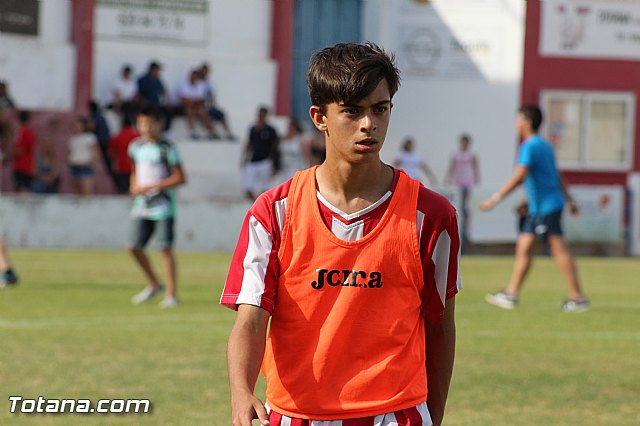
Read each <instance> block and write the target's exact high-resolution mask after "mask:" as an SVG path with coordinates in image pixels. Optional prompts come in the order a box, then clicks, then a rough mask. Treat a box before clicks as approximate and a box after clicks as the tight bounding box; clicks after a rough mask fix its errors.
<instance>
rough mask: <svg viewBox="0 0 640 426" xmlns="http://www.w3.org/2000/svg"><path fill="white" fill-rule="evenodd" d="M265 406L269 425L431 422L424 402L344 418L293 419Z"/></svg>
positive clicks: (415, 425) (425, 425) (426, 425)
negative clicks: (377, 413)
mask: <svg viewBox="0 0 640 426" xmlns="http://www.w3.org/2000/svg"><path fill="white" fill-rule="evenodd" d="M266 407H267V412H268V413H269V421H270V423H271V426H431V425H432V424H433V423H432V422H431V416H430V415H429V410H428V409H427V403H426V402H423V403H422V404H420V405H417V406H415V407H411V408H406V409H404V410H400V411H395V412H393V413H387V414H379V415H377V416H373V417H361V418H357V419H346V420H308V419H295V418H291V417H287V416H283V415H282V414H279V413H276V412H275V411H273V410H271V408H270V407H269V405H268V404H267V405H266Z"/></svg>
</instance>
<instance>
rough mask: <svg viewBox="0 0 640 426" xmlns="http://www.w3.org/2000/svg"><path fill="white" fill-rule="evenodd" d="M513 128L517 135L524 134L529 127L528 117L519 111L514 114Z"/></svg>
mask: <svg viewBox="0 0 640 426" xmlns="http://www.w3.org/2000/svg"><path fill="white" fill-rule="evenodd" d="M515 128H516V133H517V134H518V136H524V135H525V134H526V132H527V130H530V129H531V121H529V119H528V118H527V117H525V116H524V114H522V113H521V112H519V113H518V115H517V116H516V122H515Z"/></svg>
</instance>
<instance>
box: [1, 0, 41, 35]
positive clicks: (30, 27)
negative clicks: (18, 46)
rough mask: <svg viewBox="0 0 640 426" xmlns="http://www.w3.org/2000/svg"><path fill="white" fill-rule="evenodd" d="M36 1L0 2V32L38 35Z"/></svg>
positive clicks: (12, 0) (15, 0)
mask: <svg viewBox="0 0 640 426" xmlns="http://www.w3.org/2000/svg"><path fill="white" fill-rule="evenodd" d="M39 8H40V2H39V1H38V0H0V32H3V33H15V34H27V35H38V13H39Z"/></svg>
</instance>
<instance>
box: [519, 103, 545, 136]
mask: <svg viewBox="0 0 640 426" xmlns="http://www.w3.org/2000/svg"><path fill="white" fill-rule="evenodd" d="M518 112H519V113H520V114H522V116H523V117H524V118H526V119H527V120H529V121H530V122H531V129H533V131H534V132H537V131H538V129H539V128H540V125H541V124H542V111H540V108H539V107H538V106H537V105H523V106H521V107H520V109H519V110H518Z"/></svg>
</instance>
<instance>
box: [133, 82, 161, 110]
mask: <svg viewBox="0 0 640 426" xmlns="http://www.w3.org/2000/svg"><path fill="white" fill-rule="evenodd" d="M138 94H139V95H140V96H142V97H143V98H144V99H146V100H147V101H149V102H150V103H151V104H153V105H155V106H160V103H161V101H162V97H163V96H164V95H165V90H164V85H163V84H162V81H160V79H159V78H151V76H150V75H149V74H145V75H144V76H142V77H140V78H139V79H138Z"/></svg>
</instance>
